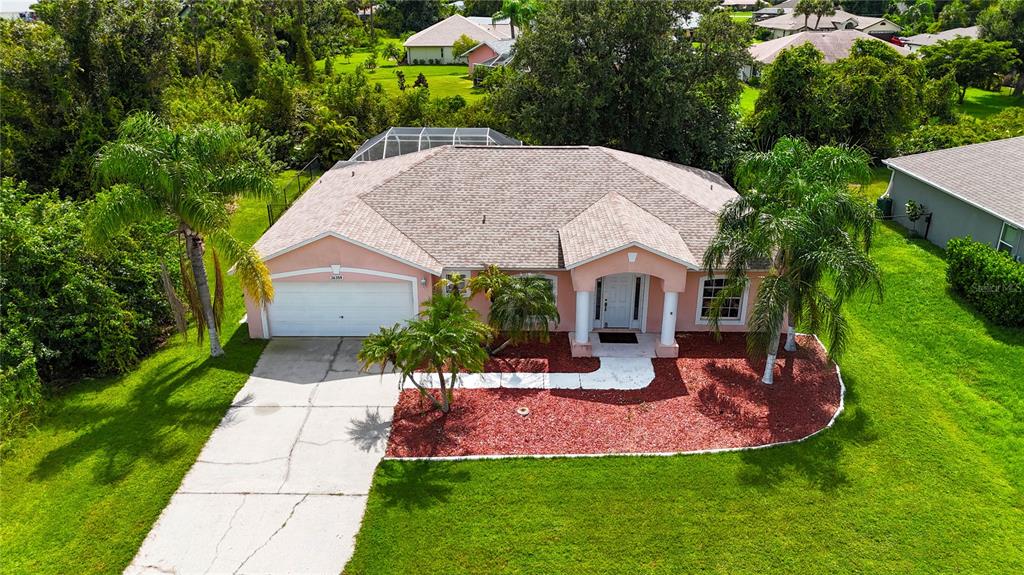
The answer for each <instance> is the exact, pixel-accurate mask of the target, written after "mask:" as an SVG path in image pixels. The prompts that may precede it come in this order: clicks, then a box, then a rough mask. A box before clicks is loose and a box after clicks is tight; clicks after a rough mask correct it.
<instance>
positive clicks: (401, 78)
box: [395, 70, 405, 92]
mask: <svg viewBox="0 0 1024 575" xmlns="http://www.w3.org/2000/svg"><path fill="white" fill-rule="evenodd" d="M395 76H397V77H398V89H399V90H400V91H402V92H404V91H405V72H403V71H401V70H397V71H395Z"/></svg>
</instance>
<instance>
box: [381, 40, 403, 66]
mask: <svg viewBox="0 0 1024 575" xmlns="http://www.w3.org/2000/svg"><path fill="white" fill-rule="evenodd" d="M381 56H383V57H384V59H385V60H394V61H395V64H398V63H399V61H400V60H401V59H402V51H401V50H400V49H399V48H398V46H396V45H395V44H394V43H393V42H388V43H386V44H384V50H383V51H381Z"/></svg>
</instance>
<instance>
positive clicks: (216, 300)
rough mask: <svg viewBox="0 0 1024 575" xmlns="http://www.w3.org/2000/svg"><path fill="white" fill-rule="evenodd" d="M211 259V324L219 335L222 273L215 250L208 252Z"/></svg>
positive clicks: (222, 292)
mask: <svg viewBox="0 0 1024 575" xmlns="http://www.w3.org/2000/svg"><path fill="white" fill-rule="evenodd" d="M210 255H211V256H212V257H213V322H214V324H215V327H216V328H217V333H218V334H219V333H220V325H221V322H222V321H223V319H224V273H223V271H221V269H220V258H219V257H217V250H216V249H212V250H210Z"/></svg>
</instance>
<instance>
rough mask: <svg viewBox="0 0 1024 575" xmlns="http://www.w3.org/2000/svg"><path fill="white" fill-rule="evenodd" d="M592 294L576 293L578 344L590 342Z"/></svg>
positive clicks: (585, 292)
mask: <svg viewBox="0 0 1024 575" xmlns="http://www.w3.org/2000/svg"><path fill="white" fill-rule="evenodd" d="M590 294H591V292H588V291H578V292H576V343H588V342H589V341H590Z"/></svg>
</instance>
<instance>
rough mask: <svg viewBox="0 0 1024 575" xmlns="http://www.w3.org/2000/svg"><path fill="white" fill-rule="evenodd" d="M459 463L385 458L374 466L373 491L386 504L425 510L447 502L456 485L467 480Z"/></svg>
mask: <svg viewBox="0 0 1024 575" xmlns="http://www.w3.org/2000/svg"><path fill="white" fill-rule="evenodd" d="M458 466H460V464H458V463H449V462H443V461H394V460H392V461H385V462H383V463H381V464H380V467H378V468H377V477H376V479H375V480H374V484H373V491H374V493H376V494H377V495H379V496H381V497H382V498H383V499H384V502H385V504H386V505H387V506H389V507H395V506H400V507H402V508H403V509H406V510H409V509H427V508H430V507H434V506H435V505H438V504H443V503H447V502H448V500H449V498H450V497H451V494H452V492H453V491H454V490H455V484H457V483H465V482H467V481H469V480H470V474H469V472H468V471H466V470H465V469H456V467H458Z"/></svg>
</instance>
